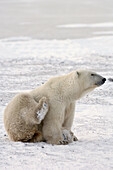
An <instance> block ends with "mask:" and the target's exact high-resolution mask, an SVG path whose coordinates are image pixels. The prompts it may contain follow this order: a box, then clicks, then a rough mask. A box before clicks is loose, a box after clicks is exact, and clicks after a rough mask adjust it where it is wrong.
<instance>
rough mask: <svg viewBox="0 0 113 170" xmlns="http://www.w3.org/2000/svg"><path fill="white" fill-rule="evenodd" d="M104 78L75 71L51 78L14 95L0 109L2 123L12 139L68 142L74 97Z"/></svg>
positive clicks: (78, 96) (90, 72) (84, 92)
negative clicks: (2, 115) (32, 88)
mask: <svg viewBox="0 0 113 170" xmlns="http://www.w3.org/2000/svg"><path fill="white" fill-rule="evenodd" d="M105 81H106V79H105V78H104V77H102V76H100V75H98V74H96V73H94V72H92V71H88V70H76V71H73V72H71V73H69V74H67V75H63V76H58V77H53V78H51V79H49V80H48V81H47V82H46V83H45V84H43V85H42V86H40V87H38V88H36V89H34V90H32V91H29V92H27V93H21V94H18V95H16V96H15V97H14V98H13V99H12V101H11V102H10V103H9V104H8V106H7V107H6V109H5V111H4V125H5V129H6V131H7V133H8V136H9V138H10V139H11V140H13V141H23V142H24V141H25V142H39V141H46V142H47V143H49V144H68V143H70V142H72V141H73V140H75V141H76V140H77V138H76V136H74V134H73V133H72V132H71V127H72V124H73V119H74V113H75V103H76V100H78V99H80V98H81V97H82V96H84V95H85V94H87V93H88V92H90V91H92V90H94V89H95V88H96V87H98V86H101V85H102V84H104V83H105Z"/></svg>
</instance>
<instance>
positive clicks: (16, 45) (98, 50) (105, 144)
mask: <svg viewBox="0 0 113 170" xmlns="http://www.w3.org/2000/svg"><path fill="white" fill-rule="evenodd" d="M78 68H80V69H91V70H93V71H96V72H97V73H99V74H101V75H102V76H104V77H106V78H109V77H111V78H113V37H100V38H91V39H81V40H35V39H30V38H28V37H24V38H23V37H20V38H16V37H15V38H9V39H2V40H0V113H1V114H0V170H4V169H8V170H11V169H13V170H15V169H16V170H18V169H22V170H28V169H32V170H36V169H44V170H46V169H47V170H51V169H53V170H57V169H62V170H68V169H70V170H100V169H102V170H111V169H113V82H109V81H107V82H106V83H105V84H104V85H103V86H101V87H99V88H97V89H96V90H95V91H93V92H92V93H90V94H89V95H87V96H86V97H84V98H83V99H81V100H80V101H78V102H77V107H76V113H75V119H74V123H73V128H72V129H73V131H74V133H75V134H76V136H77V137H78V139H79V141H78V142H73V143H71V144H69V145H64V146H52V145H48V144H46V143H35V144H34V143H21V142H17V143H15V142H11V141H9V139H8V137H7V135H6V132H5V129H4V124H3V111H4V108H5V106H6V105H7V103H8V102H9V101H10V100H11V99H12V97H13V96H15V94H17V93H18V92H21V91H24V90H29V89H34V88H35V87H37V86H39V85H41V84H42V83H44V82H45V81H47V80H48V79H49V78H50V77H52V76H56V75H62V74H66V73H68V72H70V71H72V70H75V69H78Z"/></svg>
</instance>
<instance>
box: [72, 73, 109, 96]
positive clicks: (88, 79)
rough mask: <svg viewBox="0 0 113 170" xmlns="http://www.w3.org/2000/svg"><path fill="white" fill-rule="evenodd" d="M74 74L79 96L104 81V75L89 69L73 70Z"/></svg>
mask: <svg viewBox="0 0 113 170" xmlns="http://www.w3.org/2000/svg"><path fill="white" fill-rule="evenodd" d="M75 74H76V80H77V82H78V86H79V92H80V94H79V95H80V96H79V97H82V96H84V95H85V94H86V93H88V92H90V91H92V90H94V89H95V88H96V87H99V86H101V85H102V84H104V83H105V81H106V79H105V78H104V77H102V76H100V75H99V74H96V73H95V72H91V71H86V70H77V71H75Z"/></svg>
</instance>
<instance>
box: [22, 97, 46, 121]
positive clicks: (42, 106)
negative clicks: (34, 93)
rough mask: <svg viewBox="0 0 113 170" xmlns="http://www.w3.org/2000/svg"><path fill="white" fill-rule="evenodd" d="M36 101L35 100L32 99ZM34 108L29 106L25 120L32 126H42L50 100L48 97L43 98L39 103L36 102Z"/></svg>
mask: <svg viewBox="0 0 113 170" xmlns="http://www.w3.org/2000/svg"><path fill="white" fill-rule="evenodd" d="M32 100H34V99H32ZM34 102H35V105H34V108H33V109H32V107H30V106H29V108H27V111H26V112H27V114H26V116H25V120H26V121H27V122H29V123H32V124H40V123H41V121H42V120H43V119H44V117H45V115H46V114H47V112H48V108H49V107H48V99H47V98H46V97H42V98H41V99H40V100H39V102H38V103H37V102H36V101H34Z"/></svg>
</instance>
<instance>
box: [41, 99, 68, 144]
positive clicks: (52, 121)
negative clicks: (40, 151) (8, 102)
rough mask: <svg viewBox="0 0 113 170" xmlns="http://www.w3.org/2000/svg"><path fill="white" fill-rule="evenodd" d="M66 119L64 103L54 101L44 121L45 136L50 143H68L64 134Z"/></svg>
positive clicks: (43, 130)
mask: <svg viewBox="0 0 113 170" xmlns="http://www.w3.org/2000/svg"><path fill="white" fill-rule="evenodd" d="M63 121H64V109H63V105H61V104H60V103H56V102H54V105H51V106H50V108H49V111H48V113H47V115H46V117H45V118H44V121H43V129H42V133H43V138H44V140H45V141H46V142H47V143H49V144H56V145H60V144H68V141H67V140H64V136H63V134H62V123H63Z"/></svg>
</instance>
